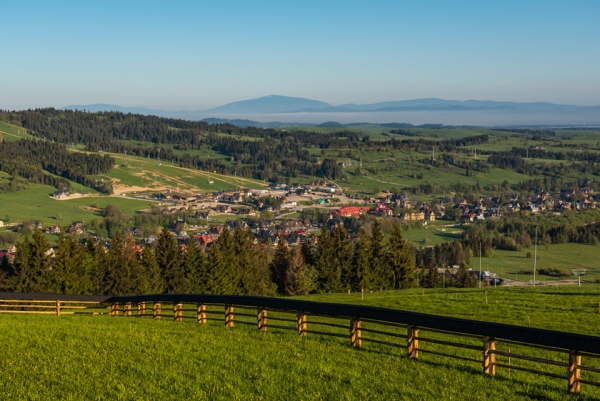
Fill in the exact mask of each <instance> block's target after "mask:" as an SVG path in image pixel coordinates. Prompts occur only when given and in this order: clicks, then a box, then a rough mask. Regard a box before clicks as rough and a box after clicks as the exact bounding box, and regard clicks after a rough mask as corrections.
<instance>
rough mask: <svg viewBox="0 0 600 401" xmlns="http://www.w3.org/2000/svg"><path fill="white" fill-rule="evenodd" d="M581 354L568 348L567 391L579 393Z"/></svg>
mask: <svg viewBox="0 0 600 401" xmlns="http://www.w3.org/2000/svg"><path fill="white" fill-rule="evenodd" d="M580 366H581V355H580V354H579V352H577V351H575V350H572V349H570V350H569V393H579V391H580V390H581V383H580V382H579V379H580V378H581V369H580V368H579V367H580Z"/></svg>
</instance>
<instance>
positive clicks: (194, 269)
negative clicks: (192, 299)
mask: <svg viewBox="0 0 600 401" xmlns="http://www.w3.org/2000/svg"><path fill="white" fill-rule="evenodd" d="M203 264H204V261H203V257H202V253H201V252H200V248H199V247H198V241H197V240H196V239H195V238H193V237H192V238H190V240H189V241H188V244H187V251H186V253H185V257H184V261H183V266H184V271H185V282H186V290H187V292H188V293H190V294H199V293H200V289H201V288H202V285H203V283H202V281H203V280H206V277H202V275H201V272H202V267H203V266H202V265H203Z"/></svg>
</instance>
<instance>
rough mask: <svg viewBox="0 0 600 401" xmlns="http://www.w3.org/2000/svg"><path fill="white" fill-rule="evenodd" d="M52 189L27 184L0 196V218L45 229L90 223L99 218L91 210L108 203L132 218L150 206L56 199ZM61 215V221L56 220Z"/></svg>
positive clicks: (127, 201) (107, 198)
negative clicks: (35, 223)
mask: <svg viewBox="0 0 600 401" xmlns="http://www.w3.org/2000/svg"><path fill="white" fill-rule="evenodd" d="M54 191H55V188H53V187H48V186H44V185H30V186H29V188H28V189H26V190H23V191H18V192H7V193H2V194H0V216H2V218H3V217H4V216H6V215H8V216H9V217H10V220H11V222H21V221H23V220H33V219H36V220H40V221H42V223H43V224H44V227H46V226H48V225H59V226H63V225H67V224H70V223H71V222H72V221H90V220H91V219H93V218H95V217H98V212H97V210H95V209H93V208H90V205H96V206H97V207H98V208H103V207H105V206H106V205H108V204H113V205H116V206H118V207H119V208H120V209H121V210H122V211H123V213H125V214H129V215H132V214H134V213H136V212H137V211H139V210H142V209H146V208H148V207H149V205H150V203H149V202H147V201H139V200H132V199H125V198H121V197H117V196H90V197H84V198H76V199H70V200H55V199H52V198H50V195H51V194H52V193H53V192H54ZM58 214H60V215H61V217H62V220H57V219H56V216H57V215H58Z"/></svg>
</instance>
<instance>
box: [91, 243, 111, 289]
mask: <svg viewBox="0 0 600 401" xmlns="http://www.w3.org/2000/svg"><path fill="white" fill-rule="evenodd" d="M90 243H91V245H90ZM91 252H93V253H91ZM86 253H87V255H88V256H89V257H91V258H92V260H93V265H92V272H91V277H92V293H94V294H97V295H106V292H105V289H106V288H105V284H104V283H105V278H106V271H107V269H108V254H107V252H106V250H105V248H104V246H102V244H96V243H95V242H94V240H90V241H88V244H87V246H86Z"/></svg>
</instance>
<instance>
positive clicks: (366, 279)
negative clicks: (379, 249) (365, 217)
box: [351, 230, 373, 291]
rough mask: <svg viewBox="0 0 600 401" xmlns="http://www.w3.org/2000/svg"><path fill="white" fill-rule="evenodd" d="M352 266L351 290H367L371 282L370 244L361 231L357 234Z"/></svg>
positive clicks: (366, 236) (367, 237)
mask: <svg viewBox="0 0 600 401" xmlns="http://www.w3.org/2000/svg"><path fill="white" fill-rule="evenodd" d="M352 266H353V274H352V277H351V282H352V288H353V289H355V290H365V291H366V290H369V289H370V288H371V285H372V282H373V273H372V272H371V242H370V239H369V236H368V235H367V234H366V233H365V232H364V231H363V230H361V231H360V233H359V234H358V241H356V243H355V244H354V257H353V260H352Z"/></svg>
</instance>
